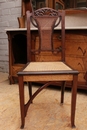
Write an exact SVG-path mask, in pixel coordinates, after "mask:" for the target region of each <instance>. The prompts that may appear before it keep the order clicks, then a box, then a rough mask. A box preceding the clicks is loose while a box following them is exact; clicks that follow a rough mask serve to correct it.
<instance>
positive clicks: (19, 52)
mask: <svg viewBox="0 0 87 130" xmlns="http://www.w3.org/2000/svg"><path fill="white" fill-rule="evenodd" d="M31 30H32V45H33V46H36V47H37V46H38V35H37V30H36V29H35V28H33V27H32V28H31ZM6 32H7V35H8V48H9V82H10V84H12V83H15V81H16V79H17V72H18V71H19V70H20V69H22V67H23V66H24V65H25V64H26V63H27V42H26V40H27V39H26V28H22V29H21V28H17V29H7V30H6ZM65 32H66V33H65V42H66V43H65V45H66V51H65V55H66V62H67V63H68V64H69V65H70V66H72V67H74V69H77V70H79V71H80V74H79V76H78V88H80V89H86V90H87V79H86V78H85V76H86V75H87V73H86V72H87V67H86V66H87V28H86V27H85V28H81V29H79V27H77V28H76V27H66V31H65ZM60 40H61V35H60V29H59V28H58V29H57V30H55V34H54V42H55V48H58V47H59V46H60ZM19 41H21V45H20V42H19ZM22 44H23V45H22ZM20 46H21V47H20ZM45 55H46V56H47V59H49V60H51V59H52V58H53V59H54V60H56V58H55V56H53V55H51V54H50V53H48V52H47V54H45ZM21 57H25V58H22V60H21ZM32 60H33V61H34V60H36V61H44V53H43V54H42V55H41V56H36V57H33V56H32ZM66 86H67V87H68V86H71V85H70V83H69V82H67V85H66Z"/></svg>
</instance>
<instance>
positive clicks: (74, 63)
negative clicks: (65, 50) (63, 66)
mask: <svg viewBox="0 0 87 130" xmlns="http://www.w3.org/2000/svg"><path fill="white" fill-rule="evenodd" d="M66 63H67V64H68V65H70V66H71V67H72V68H74V69H76V70H78V71H84V70H85V64H84V60H83V58H80V57H72V56H68V55H67V56H66Z"/></svg>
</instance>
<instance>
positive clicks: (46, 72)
mask: <svg viewBox="0 0 87 130" xmlns="http://www.w3.org/2000/svg"><path fill="white" fill-rule="evenodd" d="M31 23H32V24H33V26H35V27H36V28H37V29H38V36H39V46H38V48H32V42H31V29H30V25H31ZM57 26H59V28H60V30H61V41H60V42H61V46H60V47H59V48H57V49H56V48H54V42H53V33H54V31H55V27H57ZM42 52H44V53H45V52H51V53H52V55H55V56H56V57H57V56H58V54H59V55H60V54H61V55H60V56H61V60H60V61H54V60H53V61H52V60H51V61H49V60H48V61H38V62H37V61H32V55H40V54H41V53H42ZM27 60H28V63H27V64H26V65H25V67H24V68H23V70H21V71H20V72H18V79H19V96H20V110H21V128H23V127H24V125H25V116H26V114H27V110H28V107H29V106H30V104H31V103H32V101H33V99H34V98H35V97H36V96H37V94H39V92H40V91H42V90H43V89H44V88H46V87H47V86H49V85H51V84H53V83H55V82H58V81H61V84H62V85H61V103H63V100H64V88H65V83H66V81H72V96H71V97H72V98H71V127H75V122H74V121H75V107H76V93H77V80H78V73H79V72H78V71H77V70H74V69H73V68H71V67H70V66H68V65H67V64H66V62H65V11H63V10H61V11H57V10H54V9H51V8H47V7H46V8H41V9H38V10H36V11H34V12H32V13H30V12H29V11H27ZM37 81H38V82H43V85H42V87H40V88H38V90H37V91H36V92H35V93H34V94H32V82H37ZM24 82H27V83H28V88H29V96H30V98H29V100H28V102H27V103H26V104H25V101H24Z"/></svg>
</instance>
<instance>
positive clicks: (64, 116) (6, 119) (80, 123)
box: [0, 72, 87, 130]
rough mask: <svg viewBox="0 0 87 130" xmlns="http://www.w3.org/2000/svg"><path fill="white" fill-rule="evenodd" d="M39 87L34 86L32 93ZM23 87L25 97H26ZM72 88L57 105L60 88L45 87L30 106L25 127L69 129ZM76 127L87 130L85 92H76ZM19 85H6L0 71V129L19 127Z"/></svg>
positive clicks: (4, 75) (40, 129) (18, 128)
mask: <svg viewBox="0 0 87 130" xmlns="http://www.w3.org/2000/svg"><path fill="white" fill-rule="evenodd" d="M38 87H39V86H33V92H34V91H35V90H36V89H37V88H38ZM27 95H28V91H27V86H25V100H26V101H27V99H28V96H27ZM70 104H71V91H66V92H65V101H64V105H60V90H59V89H49V88H48V89H44V90H43V91H42V92H41V93H40V94H39V95H38V96H37V97H36V98H35V100H34V103H33V104H32V105H31V106H30V108H29V110H28V113H27V116H26V121H25V128H24V130H72V128H71V127H70ZM75 120H76V121H75V122H76V128H75V129H73V130H87V94H86V93H85V92H78V94H77V105H76V119H75ZM20 123H21V122H20V107H19V91H18V84H13V85H9V81H8V74H6V73H1V72H0V130H20Z"/></svg>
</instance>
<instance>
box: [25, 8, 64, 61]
mask: <svg viewBox="0 0 87 130" xmlns="http://www.w3.org/2000/svg"><path fill="white" fill-rule="evenodd" d="M31 23H32V24H33V26H34V27H36V28H38V34H39V47H38V49H37V50H36V49H34V50H33V49H32V47H31V46H32V45H31V44H32V42H31V28H30V26H31ZM58 26H59V28H58ZM57 29H59V30H61V46H60V47H59V48H57V49H55V48H54V45H53V33H54V31H55V30H57ZM27 49H28V50H27V51H28V61H31V55H32V54H38V55H39V54H40V53H41V52H43V51H51V52H52V53H53V54H54V55H55V54H58V53H59V52H61V57H62V58H61V59H62V60H63V61H65V11H63V10H62V11H57V10H54V9H51V8H48V7H45V8H41V9H38V10H36V11H34V12H32V13H30V12H29V11H27Z"/></svg>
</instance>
